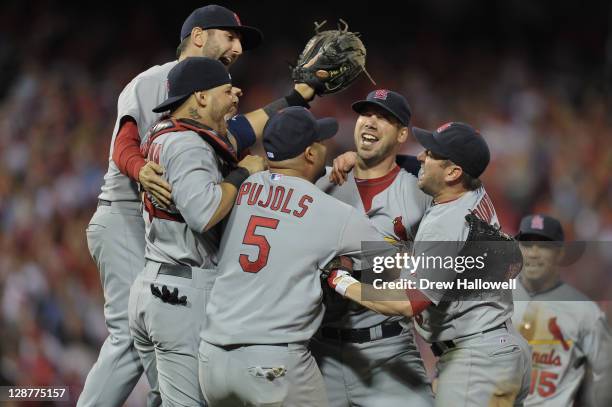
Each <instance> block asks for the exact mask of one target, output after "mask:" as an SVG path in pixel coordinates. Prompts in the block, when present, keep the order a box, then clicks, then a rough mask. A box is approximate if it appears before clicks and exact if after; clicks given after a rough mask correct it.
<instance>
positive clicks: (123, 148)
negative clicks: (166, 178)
mask: <svg viewBox="0 0 612 407" xmlns="http://www.w3.org/2000/svg"><path fill="white" fill-rule="evenodd" d="M113 161H114V162H115V164H117V168H119V171H121V173H122V174H123V175H126V176H128V177H130V178H131V179H132V180H134V181H136V182H139V180H138V174H139V173H140V169H141V168H142V167H143V166H144V165H145V159H144V157H143V156H142V153H141V152H140V134H138V126H137V125H136V122H135V121H134V119H132V118H129V117H126V119H125V120H124V121H123V123H122V124H121V127H120V128H119V132H118V133H117V137H116V138H115V144H114V146H113Z"/></svg>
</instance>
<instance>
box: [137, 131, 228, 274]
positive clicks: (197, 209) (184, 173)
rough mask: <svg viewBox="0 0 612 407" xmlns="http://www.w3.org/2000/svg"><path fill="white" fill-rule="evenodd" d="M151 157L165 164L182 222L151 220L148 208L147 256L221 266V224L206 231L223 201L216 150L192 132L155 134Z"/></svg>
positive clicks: (166, 176) (155, 258)
mask: <svg viewBox="0 0 612 407" xmlns="http://www.w3.org/2000/svg"><path fill="white" fill-rule="evenodd" d="M148 158H149V159H150V160H153V161H155V162H157V163H158V164H160V165H162V166H163V167H164V168H165V169H166V171H165V173H164V177H165V178H166V180H167V181H168V183H169V184H170V185H171V186H172V200H173V202H174V204H175V205H176V209H177V210H178V212H179V213H180V214H181V215H182V217H183V218H184V219H185V222H184V223H181V222H174V221H171V220H165V219H159V218H152V217H150V216H149V214H148V213H147V212H146V211H144V212H143V216H144V218H145V227H146V242H147V244H146V249H145V258H146V259H148V260H152V261H155V262H158V263H170V264H182V265H186V266H191V267H200V268H213V267H215V266H216V264H217V257H216V253H217V250H218V247H219V239H220V233H219V228H212V229H211V230H209V231H208V232H206V233H203V230H204V227H205V226H206V225H207V224H208V222H209V221H210V219H211V218H212V216H213V214H214V213H215V211H216V210H217V207H218V206H219V202H220V201H221V186H220V183H221V182H222V180H223V175H222V173H221V168H220V165H221V163H220V161H219V158H218V156H217V154H216V153H215V151H214V150H213V148H212V147H211V146H210V144H208V143H207V142H206V141H204V140H203V139H202V137H200V136H199V135H198V134H197V133H195V132H193V131H182V132H170V133H165V134H162V135H161V136H159V137H157V138H156V139H155V140H154V141H153V143H152V144H151V147H150V149H149V155H148Z"/></svg>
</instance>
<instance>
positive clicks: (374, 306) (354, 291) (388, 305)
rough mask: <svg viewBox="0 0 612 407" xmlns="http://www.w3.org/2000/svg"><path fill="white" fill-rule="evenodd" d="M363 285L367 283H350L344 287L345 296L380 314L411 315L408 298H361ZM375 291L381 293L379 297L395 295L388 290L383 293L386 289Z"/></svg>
mask: <svg viewBox="0 0 612 407" xmlns="http://www.w3.org/2000/svg"><path fill="white" fill-rule="evenodd" d="M364 286H367V284H363V283H359V282H358V283H354V284H351V285H350V286H348V288H347V289H346V293H345V297H346V298H349V299H350V300H352V301H355V302H356V303H358V304H360V305H362V306H364V307H366V308H369V309H371V310H372V311H374V312H377V313H379V314H382V315H388V316H392V315H402V316H405V317H408V318H410V317H412V316H413V312H412V306H411V305H410V301H409V300H403V301H401V300H390V301H379V300H376V301H369V300H364V299H363V298H362V291H363V290H362V289H363V288H365V287H364ZM372 288H373V287H372ZM376 291H377V295H381V294H382V295H381V297H383V298H384V297H386V298H393V296H394V295H395V293H393V292H389V293H388V296H387V295H385V291H387V290H376Z"/></svg>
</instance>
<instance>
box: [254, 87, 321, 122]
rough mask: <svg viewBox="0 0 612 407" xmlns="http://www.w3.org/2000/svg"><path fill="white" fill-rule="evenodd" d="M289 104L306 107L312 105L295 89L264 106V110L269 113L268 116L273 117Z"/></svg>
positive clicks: (308, 107)
mask: <svg viewBox="0 0 612 407" xmlns="http://www.w3.org/2000/svg"><path fill="white" fill-rule="evenodd" d="M289 106H302V107H305V108H306V109H310V105H309V104H308V102H307V101H306V99H304V97H303V96H302V95H301V94H300V92H298V91H297V90H295V89H293V90H292V91H291V93H290V94H288V95H287V96H285V97H284V98H280V99H277V100H275V101H274V102H272V103H270V104H268V105H266V106H264V107H263V110H264V112H266V114H267V115H268V118H270V119H271V118H272V116H274V115H275V114H276V113H278V111H279V110H283V109H284V108H286V107H289Z"/></svg>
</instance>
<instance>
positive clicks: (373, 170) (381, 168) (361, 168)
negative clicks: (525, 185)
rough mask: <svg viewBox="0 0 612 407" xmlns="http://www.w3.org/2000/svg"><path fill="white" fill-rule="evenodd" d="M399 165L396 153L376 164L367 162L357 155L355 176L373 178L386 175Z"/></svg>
mask: <svg viewBox="0 0 612 407" xmlns="http://www.w3.org/2000/svg"><path fill="white" fill-rule="evenodd" d="M396 166H397V164H396V163H395V154H392V155H389V156H388V157H385V158H383V159H382V160H381V161H380V162H378V163H376V164H371V163H367V162H365V161H364V160H363V159H361V158H360V157H357V164H356V165H355V168H354V170H353V171H354V175H355V178H360V179H373V178H380V177H384V176H385V175H387V174H388V173H390V172H391V171H393V169H394V168H395V167H396Z"/></svg>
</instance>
